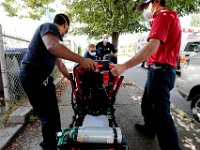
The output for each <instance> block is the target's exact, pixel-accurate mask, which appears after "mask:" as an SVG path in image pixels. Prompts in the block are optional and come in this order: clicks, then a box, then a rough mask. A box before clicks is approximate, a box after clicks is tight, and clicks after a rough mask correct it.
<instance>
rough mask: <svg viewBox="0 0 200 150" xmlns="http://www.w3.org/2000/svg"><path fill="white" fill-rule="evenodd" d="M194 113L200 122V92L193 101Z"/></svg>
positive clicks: (192, 108)
mask: <svg viewBox="0 0 200 150" xmlns="http://www.w3.org/2000/svg"><path fill="white" fill-rule="evenodd" d="M191 110H192V114H193V116H194V118H195V120H197V121H198V122H200V94H198V95H196V96H195V97H194V99H193V100H192V103H191Z"/></svg>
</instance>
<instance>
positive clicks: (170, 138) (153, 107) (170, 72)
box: [141, 66, 180, 150]
mask: <svg viewBox="0 0 200 150" xmlns="http://www.w3.org/2000/svg"><path fill="white" fill-rule="evenodd" d="M175 77H176V70H175V68H174V67H169V66H168V67H162V66H160V67H158V68H151V67H150V68H149V69H148V76H147V81H146V86H145V90H144V95H143V98H142V105H141V109H142V115H143V117H144V122H145V125H147V126H148V127H150V128H151V129H152V130H153V131H154V132H155V133H156V135H157V138H158V141H159V145H160V148H161V149H162V150H180V148H179V141H178V135H177V131H176V127H175V125H174V122H173V119H172V116H171V114H170V91H171V90H172V89H173V87H174V84H175Z"/></svg>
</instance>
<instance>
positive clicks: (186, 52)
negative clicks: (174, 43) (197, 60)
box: [176, 40, 200, 74]
mask: <svg viewBox="0 0 200 150" xmlns="http://www.w3.org/2000/svg"><path fill="white" fill-rule="evenodd" d="M199 51H200V40H194V41H189V42H187V44H186V45H185V47H184V49H183V50H182V51H181V52H180V55H179V59H178V62H177V71H176V73H177V74H180V68H181V66H182V65H183V64H185V63H188V60H189V58H190V57H192V56H194V55H195V54H197V53H198V52H199Z"/></svg>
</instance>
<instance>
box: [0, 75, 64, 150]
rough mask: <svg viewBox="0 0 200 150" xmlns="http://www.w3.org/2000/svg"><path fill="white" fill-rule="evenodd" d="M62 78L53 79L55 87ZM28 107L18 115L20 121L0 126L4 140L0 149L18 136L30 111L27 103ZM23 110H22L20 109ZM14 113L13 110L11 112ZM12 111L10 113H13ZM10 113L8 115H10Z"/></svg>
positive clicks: (0, 142)
mask: <svg viewBox="0 0 200 150" xmlns="http://www.w3.org/2000/svg"><path fill="white" fill-rule="evenodd" d="M63 79H64V77H61V78H58V79H55V80H54V84H55V86H56V87H57V86H58V85H59V84H60V83H61V82H62V80H63ZM24 107H25V106H20V107H19V108H17V110H16V111H19V110H21V109H24ZM26 107H27V108H28V111H26V112H25V113H23V114H22V115H21V116H20V115H19V116H18V118H20V119H19V120H20V121H16V120H13V121H11V120H10V123H9V125H11V126H8V127H5V128H3V129H1V128H0V139H4V140H0V150H4V149H6V148H7V147H9V146H10V144H11V143H12V141H13V140H14V139H15V137H17V136H18V134H19V133H20V132H21V131H22V130H23V129H24V127H25V126H26V124H27V120H26V118H27V117H28V116H30V115H31V114H32V113H31V112H32V107H31V105H27V106H26ZM30 107H31V108H30ZM22 112H23V111H22ZM13 113H15V111H14V112H13ZM13 113H12V114H13ZM12 114H11V115H10V116H12ZM12 118H13V119H16V118H15V117H14V115H13V117H12Z"/></svg>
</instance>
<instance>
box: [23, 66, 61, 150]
mask: <svg viewBox="0 0 200 150" xmlns="http://www.w3.org/2000/svg"><path fill="white" fill-rule="evenodd" d="M27 68H28V67H22V68H21V71H20V81H21V84H22V87H23V89H24V91H25V93H26V94H27V96H28V99H29V101H30V103H31V105H32V107H33V111H34V113H35V114H36V115H37V116H38V117H39V119H40V121H41V130H42V136H43V142H44V143H45V144H46V145H48V147H51V148H52V149H56V145H57V142H56V132H58V131H61V122H60V113H59V108H58V105H57V98H56V91H55V86H54V84H53V78H52V77H49V78H48V81H46V82H45V83H46V84H44V80H45V79H46V77H45V76H43V75H42V73H38V72H37V73H36V72H34V71H33V70H32V69H31V71H30V70H29V69H27Z"/></svg>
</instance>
